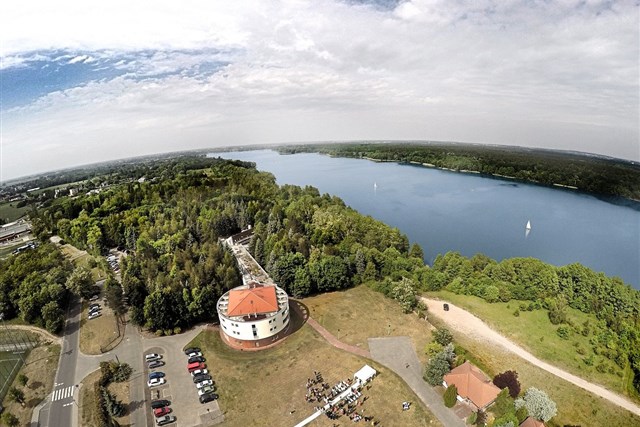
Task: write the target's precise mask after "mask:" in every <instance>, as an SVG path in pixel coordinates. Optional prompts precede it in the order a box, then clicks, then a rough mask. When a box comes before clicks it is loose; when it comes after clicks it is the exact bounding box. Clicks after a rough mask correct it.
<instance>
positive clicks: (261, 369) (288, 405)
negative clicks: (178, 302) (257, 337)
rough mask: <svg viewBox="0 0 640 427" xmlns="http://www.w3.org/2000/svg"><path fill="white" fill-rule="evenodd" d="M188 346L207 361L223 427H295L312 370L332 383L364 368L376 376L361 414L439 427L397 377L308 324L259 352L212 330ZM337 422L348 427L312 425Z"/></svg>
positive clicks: (305, 411)
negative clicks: (235, 346)
mask: <svg viewBox="0 0 640 427" xmlns="http://www.w3.org/2000/svg"><path fill="white" fill-rule="evenodd" d="M188 346H198V347H200V348H201V349H202V351H203V354H204V356H205V357H206V358H207V365H208V366H209V368H210V370H211V374H212V375H213V377H214V378H215V379H216V386H217V388H218V393H219V394H220V400H219V403H220V407H221V409H222V411H223V412H224V414H225V422H224V425H225V426H243V427H244V426H249V425H252V426H253V425H255V426H276V425H295V424H296V423H297V422H299V421H301V420H303V419H304V418H306V417H307V416H309V415H311V414H312V413H313V412H314V410H313V407H314V404H313V403H307V402H306V401H305V394H306V387H305V383H306V381H307V378H309V377H312V376H313V371H314V370H317V371H320V372H321V373H322V375H323V377H324V380H325V381H326V382H328V383H330V384H332V385H333V384H335V383H336V382H338V381H339V380H342V379H346V378H350V377H353V374H354V373H355V372H356V371H357V370H358V369H360V368H361V367H362V366H363V365H365V364H369V365H371V366H373V367H374V368H375V369H376V370H378V372H379V375H378V376H377V377H376V378H375V379H374V380H373V382H372V383H371V389H370V390H367V391H365V393H364V394H365V395H366V396H368V400H367V401H366V402H365V403H364V405H363V406H362V408H363V409H365V411H366V414H368V415H371V416H374V418H375V419H376V420H379V421H381V425H383V426H402V427H411V426H438V425H440V423H439V422H438V421H437V420H436V419H435V418H434V417H433V416H432V415H431V414H430V413H429V412H428V411H427V409H426V408H424V407H423V406H422V405H420V404H419V400H418V398H417V397H416V396H415V394H413V392H412V391H411V390H410V389H409V388H408V386H406V384H405V383H404V382H403V381H402V380H401V379H400V378H399V377H397V376H396V375H395V374H393V373H392V372H391V371H389V370H387V369H385V368H383V367H381V366H379V365H377V364H375V363H374V362H371V361H369V360H367V359H364V358H361V357H357V356H354V355H352V354H349V353H346V352H344V351H341V350H338V349H335V348H334V347H332V346H330V345H329V344H327V343H326V342H325V341H324V339H322V338H321V337H320V336H319V335H318V334H317V333H316V332H315V331H314V330H313V329H312V328H311V327H310V326H308V325H304V326H302V328H301V329H299V330H298V331H297V332H295V333H294V334H293V335H291V336H289V337H288V338H287V339H286V340H285V341H284V342H282V343H280V344H278V345H277V346H276V347H274V348H271V349H267V350H262V351H259V352H240V351H235V350H231V349H229V348H228V347H227V346H226V345H225V344H224V343H223V342H222V340H221V338H220V335H219V333H218V332H217V331H204V332H202V333H201V334H200V335H198V336H197V337H196V338H195V339H194V340H193V341H192V342H191V343H189V344H188ZM405 400H409V401H412V402H414V405H413V406H412V407H411V408H412V409H411V411H406V412H403V411H402V408H401V402H403V401H405ZM291 411H295V412H293V414H291V413H290V412H291ZM256 417H259V418H256ZM336 422H337V423H338V424H339V425H347V424H349V425H350V424H351V422H350V421H349V420H348V419H347V418H346V417H341V418H340V419H339V420H337V421H331V420H329V419H328V418H327V417H325V416H322V417H320V418H318V419H317V420H316V421H314V423H313V425H314V426H320V427H331V426H333V425H335V423H336Z"/></svg>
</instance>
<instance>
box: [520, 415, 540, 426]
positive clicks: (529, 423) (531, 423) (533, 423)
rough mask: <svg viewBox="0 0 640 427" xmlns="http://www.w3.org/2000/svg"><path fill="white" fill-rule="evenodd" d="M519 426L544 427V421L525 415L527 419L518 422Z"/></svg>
mask: <svg viewBox="0 0 640 427" xmlns="http://www.w3.org/2000/svg"><path fill="white" fill-rule="evenodd" d="M520 427H544V423H543V422H542V421H538V420H536V419H535V418H531V417H527V419H526V420H524V421H523V422H522V424H520Z"/></svg>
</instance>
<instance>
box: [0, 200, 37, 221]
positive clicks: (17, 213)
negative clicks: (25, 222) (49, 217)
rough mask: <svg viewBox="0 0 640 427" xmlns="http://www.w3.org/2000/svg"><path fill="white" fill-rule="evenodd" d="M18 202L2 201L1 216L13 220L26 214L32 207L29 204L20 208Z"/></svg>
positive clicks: (6, 219)
mask: <svg viewBox="0 0 640 427" xmlns="http://www.w3.org/2000/svg"><path fill="white" fill-rule="evenodd" d="M17 204H18V202H6V203H0V218H2V219H4V220H5V222H13V221H15V220H16V219H18V218H20V217H22V216H24V215H26V214H27V212H29V209H31V206H29V205H26V206H23V207H21V208H18V207H16V205H17Z"/></svg>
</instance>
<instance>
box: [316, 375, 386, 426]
mask: <svg viewBox="0 0 640 427" xmlns="http://www.w3.org/2000/svg"><path fill="white" fill-rule="evenodd" d="M306 386H307V394H306V395H305V400H306V401H307V402H309V403H319V404H320V405H316V406H315V408H314V409H315V410H316V411H324V413H325V414H326V415H327V417H329V418H330V419H332V420H336V419H338V418H340V417H341V416H347V417H349V419H350V420H351V421H353V422H356V423H357V422H359V421H365V422H371V425H373V426H378V425H379V422H378V421H376V420H374V419H373V417H372V416H365V415H364V411H365V410H364V409H363V408H360V407H361V406H362V404H363V403H364V402H365V401H366V400H367V396H363V395H362V385H361V384H360V383H354V382H353V380H352V379H351V378H348V379H346V380H344V381H340V382H339V383H337V384H336V385H334V386H333V387H330V386H329V383H326V382H325V381H324V379H323V378H322V374H321V373H320V372H318V371H313V377H311V378H307V384H306ZM368 388H369V386H367V389H368ZM347 391H348V392H347ZM341 395H342V397H341V398H340V399H339V400H337V401H335V400H336V398H338V397H339V396H341ZM334 401H335V402H334ZM359 408H360V409H359Z"/></svg>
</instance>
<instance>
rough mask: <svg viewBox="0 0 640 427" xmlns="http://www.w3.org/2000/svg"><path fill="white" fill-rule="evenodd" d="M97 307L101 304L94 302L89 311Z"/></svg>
mask: <svg viewBox="0 0 640 427" xmlns="http://www.w3.org/2000/svg"><path fill="white" fill-rule="evenodd" d="M96 307H100V303H97V302H92V303H91V304H89V310H91V309H92V308H96Z"/></svg>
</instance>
